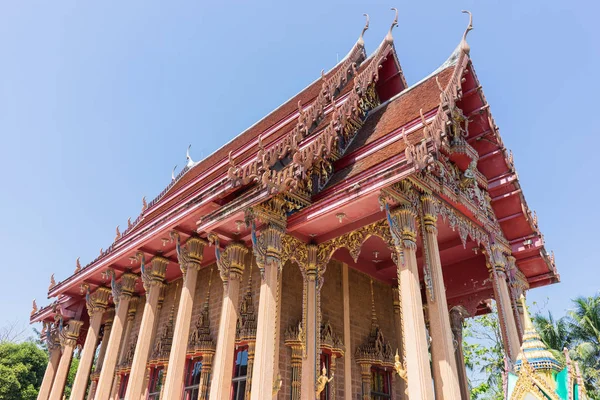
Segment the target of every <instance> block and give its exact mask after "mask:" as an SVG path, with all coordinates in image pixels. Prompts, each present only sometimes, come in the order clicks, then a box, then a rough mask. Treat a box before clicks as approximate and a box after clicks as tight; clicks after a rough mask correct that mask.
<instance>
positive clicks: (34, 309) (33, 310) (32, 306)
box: [30, 299, 38, 315]
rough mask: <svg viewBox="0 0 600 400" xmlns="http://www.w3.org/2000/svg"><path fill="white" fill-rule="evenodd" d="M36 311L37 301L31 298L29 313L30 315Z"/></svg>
mask: <svg viewBox="0 0 600 400" xmlns="http://www.w3.org/2000/svg"><path fill="white" fill-rule="evenodd" d="M37 311H38V306H37V303H36V302H35V299H33V304H32V305H31V314H30V315H33V314H35V313H36V312H37Z"/></svg>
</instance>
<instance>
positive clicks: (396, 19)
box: [385, 7, 398, 42]
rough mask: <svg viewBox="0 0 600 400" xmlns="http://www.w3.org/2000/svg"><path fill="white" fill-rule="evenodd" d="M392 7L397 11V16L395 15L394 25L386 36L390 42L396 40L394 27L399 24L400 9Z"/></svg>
mask: <svg viewBox="0 0 600 400" xmlns="http://www.w3.org/2000/svg"><path fill="white" fill-rule="evenodd" d="M391 9H392V11H395V12H396V16H395V17H394V21H393V22H392V25H391V26H390V30H389V31H388V34H387V36H386V37H385V40H387V41H388V42H393V41H394V37H393V36H392V29H394V27H395V26H398V9H397V8H395V7H392V8H391Z"/></svg>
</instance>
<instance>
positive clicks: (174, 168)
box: [171, 165, 177, 181]
mask: <svg viewBox="0 0 600 400" xmlns="http://www.w3.org/2000/svg"><path fill="white" fill-rule="evenodd" d="M176 169H177V165H175V166H174V167H173V171H171V180H172V181H174V180H175V170H176Z"/></svg>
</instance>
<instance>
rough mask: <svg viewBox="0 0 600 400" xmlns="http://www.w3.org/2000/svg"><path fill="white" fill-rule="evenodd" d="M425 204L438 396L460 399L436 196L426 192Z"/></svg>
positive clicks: (429, 304)
mask: <svg viewBox="0 0 600 400" xmlns="http://www.w3.org/2000/svg"><path fill="white" fill-rule="evenodd" d="M421 205H422V210H423V215H422V221H421V222H422V224H421V225H422V230H423V256H424V260H425V263H424V268H425V272H426V274H425V286H426V293H427V307H428V311H429V334H430V336H431V359H432V369H433V380H434V387H435V397H436V398H437V399H460V396H461V395H460V385H459V382H458V375H457V373H456V360H455V357H454V345H453V341H452V329H451V327H450V316H449V314H448V302H447V300H446V287H445V285H444V274H443V272H442V262H441V260H440V252H439V247H438V241H437V205H436V199H435V198H434V197H433V196H431V195H423V196H422V197H421ZM465 400H467V399H465Z"/></svg>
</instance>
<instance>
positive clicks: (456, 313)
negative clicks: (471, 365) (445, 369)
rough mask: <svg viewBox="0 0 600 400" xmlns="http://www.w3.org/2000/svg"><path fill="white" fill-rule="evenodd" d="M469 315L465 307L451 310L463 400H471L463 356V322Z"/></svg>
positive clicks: (455, 352)
mask: <svg viewBox="0 0 600 400" xmlns="http://www.w3.org/2000/svg"><path fill="white" fill-rule="evenodd" d="M468 315H469V313H468V312H467V310H466V309H465V308H464V307H463V306H456V307H452V309H451V310H450V325H451V326H452V333H453V334H454V355H455V358H456V366H457V369H456V371H457V372H458V382H459V384H460V395H461V396H462V397H461V398H462V399H467V400H468V399H469V398H470V396H471V391H470V390H469V380H468V379H467V368H466V366H465V356H464V354H463V345H462V343H463V336H462V334H463V322H464V320H465V318H466V317H467V316H468Z"/></svg>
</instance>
